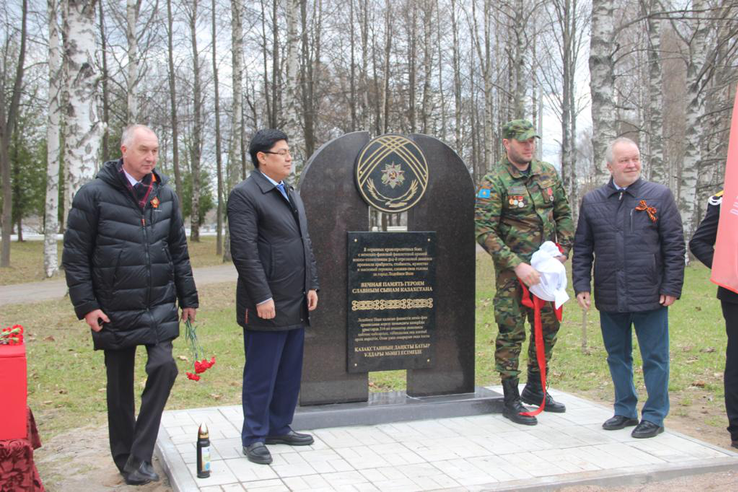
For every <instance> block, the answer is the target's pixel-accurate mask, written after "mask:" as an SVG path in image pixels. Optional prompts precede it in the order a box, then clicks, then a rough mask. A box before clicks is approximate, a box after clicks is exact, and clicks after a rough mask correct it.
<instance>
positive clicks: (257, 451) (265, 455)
mask: <svg viewBox="0 0 738 492" xmlns="http://www.w3.org/2000/svg"><path fill="white" fill-rule="evenodd" d="M243 454H244V455H245V456H246V457H247V458H248V459H249V461H250V462H252V463H258V464H259V465H268V464H270V463H271V462H272V455H271V453H270V452H269V450H268V449H267V447H266V446H265V445H264V443H263V442H260V441H259V442H252V443H251V444H249V445H248V446H244V447H243Z"/></svg>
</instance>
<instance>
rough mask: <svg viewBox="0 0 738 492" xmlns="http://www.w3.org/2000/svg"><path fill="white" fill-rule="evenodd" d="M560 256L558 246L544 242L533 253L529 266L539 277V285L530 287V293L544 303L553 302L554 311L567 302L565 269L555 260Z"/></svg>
mask: <svg viewBox="0 0 738 492" xmlns="http://www.w3.org/2000/svg"><path fill="white" fill-rule="evenodd" d="M557 256H561V251H559V248H558V246H556V245H555V244H554V243H552V242H551V241H546V242H545V243H543V244H542V245H541V247H540V248H539V249H538V251H536V252H535V253H533V258H532V259H531V262H530V264H531V266H532V267H533V268H535V269H536V270H537V271H538V273H539V274H540V275H541V281H540V283H537V284H536V285H534V286H532V287H531V288H530V291H531V292H532V293H533V294H535V295H536V296H538V297H539V298H541V299H543V300H544V301H553V303H554V306H555V307H556V309H558V308H559V307H561V305H562V304H564V303H565V302H566V301H568V300H569V294H567V293H566V268H565V267H564V264H563V263H561V262H560V261H559V260H557V259H556V257H557Z"/></svg>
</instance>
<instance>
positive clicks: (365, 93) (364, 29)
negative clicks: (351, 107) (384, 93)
mask: <svg viewBox="0 0 738 492" xmlns="http://www.w3.org/2000/svg"><path fill="white" fill-rule="evenodd" d="M359 7H360V11H359V13H360V20H359V30H360V32H361V75H360V84H361V89H360V92H361V99H360V104H361V108H360V109H361V111H360V116H359V118H360V120H359V121H360V122H361V128H362V129H363V130H367V131H368V130H369V128H370V125H371V121H370V114H371V113H370V110H369V1H368V0H359ZM372 52H373V49H372Z"/></svg>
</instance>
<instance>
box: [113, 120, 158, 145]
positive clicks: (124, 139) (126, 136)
mask: <svg viewBox="0 0 738 492" xmlns="http://www.w3.org/2000/svg"><path fill="white" fill-rule="evenodd" d="M136 130H146V131H147V132H151V133H153V134H154V135H156V133H155V132H154V130H152V129H151V128H149V127H148V126H146V125H139V124H135V125H128V126H127V127H125V129H124V130H123V134H122V135H121V136H120V145H121V147H130V146H131V144H132V143H133V134H134V133H136Z"/></svg>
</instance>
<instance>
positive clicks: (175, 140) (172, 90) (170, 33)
mask: <svg viewBox="0 0 738 492" xmlns="http://www.w3.org/2000/svg"><path fill="white" fill-rule="evenodd" d="M167 27H168V29H167V42H168V55H169V56H168V61H169V106H170V120H171V125H172V169H173V170H174V186H175V188H176V190H177V199H178V200H179V205H180V210H182V194H183V192H184V189H183V188H182V175H181V173H180V171H179V122H178V120H177V78H176V77H177V74H176V73H175V72H174V41H173V38H174V17H173V15H172V0H167Z"/></svg>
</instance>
